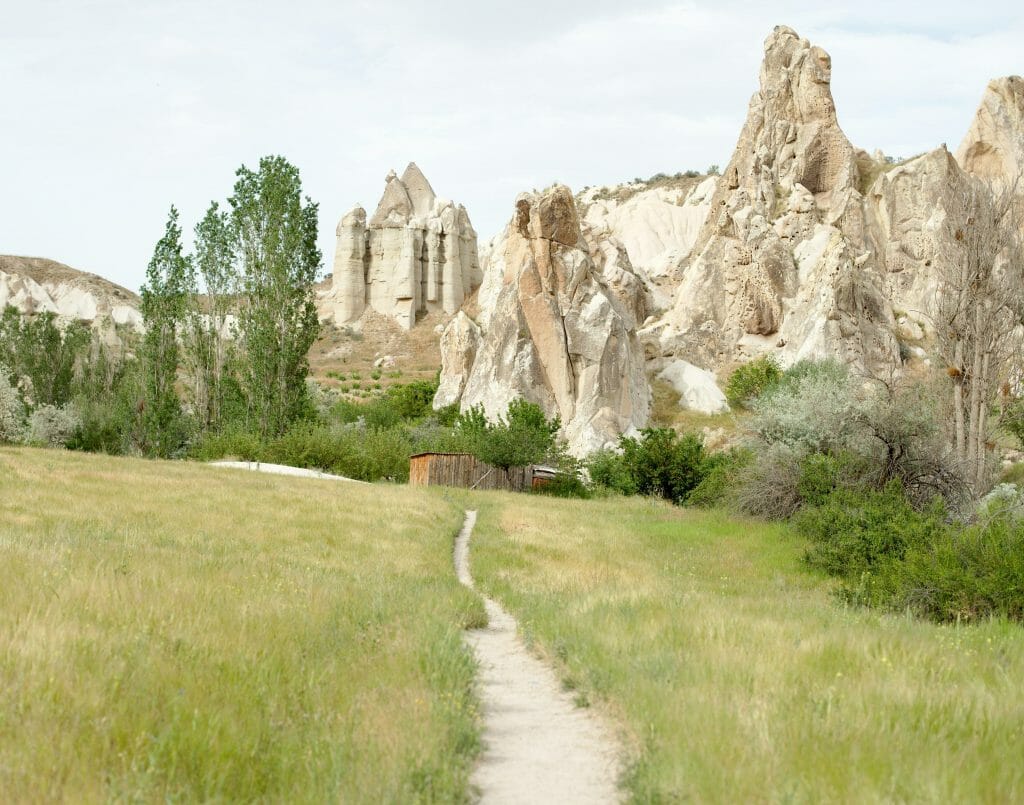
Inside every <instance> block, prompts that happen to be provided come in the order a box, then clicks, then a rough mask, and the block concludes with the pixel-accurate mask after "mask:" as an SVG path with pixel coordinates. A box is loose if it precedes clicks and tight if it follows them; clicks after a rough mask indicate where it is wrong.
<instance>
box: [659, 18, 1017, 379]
mask: <svg viewBox="0 0 1024 805" xmlns="http://www.w3.org/2000/svg"><path fill="white" fill-rule="evenodd" d="M831 69H832V65H831V59H830V57H829V56H828V54H827V53H826V52H825V51H824V50H822V49H821V48H819V47H816V46H814V45H811V44H810V43H809V42H808V41H807V40H805V39H801V38H800V37H799V36H798V35H797V34H796V33H795V32H794V31H793V30H792V29H789V28H785V27H778V28H776V29H775V30H774V31H773V32H772V34H771V35H770V36H769V37H768V39H767V40H766V42H765V57H764V62H763V64H762V67H761V75H760V89H759V90H758V92H757V93H755V95H754V96H753V98H752V99H751V102H750V107H749V110H748V114H747V120H746V122H745V124H744V126H743V129H742V131H741V133H740V137H739V140H738V142H737V145H736V149H735V151H734V153H733V156H732V159H731V160H730V162H729V165H728V167H727V168H726V170H725V172H724V174H723V176H722V178H721V179H720V180H719V182H718V186H717V188H716V189H715V192H714V197H713V199H712V203H711V209H710V211H709V214H708V217H707V218H706V220H705V221H704V224H703V226H702V228H701V231H700V234H699V235H698V237H697V239H696V242H695V243H694V245H693V248H692V251H691V254H690V256H689V257H687V258H684V259H683V260H682V261H681V262H680V265H679V273H680V274H681V275H682V281H681V283H680V285H679V287H678V288H677V290H676V292H675V301H674V304H673V306H672V309H671V310H670V311H669V312H668V313H666V314H665V315H664V316H663V317H661V318H660V319H659V320H658V321H656V322H652V323H650V324H649V325H648V326H647V327H646V328H645V329H644V331H643V332H642V336H643V337H644V340H645V344H646V345H647V348H648V353H649V354H650V355H653V356H655V357H656V358H662V359H670V358H683V359H686V360H689V361H693V362H694V363H696V364H698V365H700V366H702V367H704V368H707V369H713V370H717V369H721V368H723V367H727V366H729V365H731V364H734V363H736V362H738V361H743V360H748V359H750V358H752V357H756V356H757V355H761V354H765V353H772V354H775V355H776V356H777V357H778V358H779V359H780V362H781V363H782V364H783V365H787V364H790V363H792V362H794V361H796V360H799V359H801V358H823V357H836V358H839V359H841V360H844V361H846V362H847V363H849V364H851V365H852V366H854V367H855V368H856V369H857V370H861V371H868V372H871V371H877V370H881V369H884V368H886V367H889V368H892V367H899V366H900V365H901V362H902V359H901V357H900V344H901V342H902V343H903V344H904V346H906V344H907V342H917V341H921V340H922V339H923V338H925V337H926V336H927V333H928V330H929V323H928V310H929V309H930V307H931V305H932V300H933V298H934V295H935V293H936V291H937V283H938V277H939V275H940V271H939V269H940V268H941V261H942V260H943V259H945V255H947V254H948V253H949V252H950V251H951V250H950V248H949V241H948V238H950V237H951V236H952V233H953V232H954V231H955V229H956V222H955V221H952V220H950V216H953V215H956V214H958V213H957V210H958V205H957V204H956V200H957V196H958V195H962V194H963V193H964V192H966V190H967V187H968V185H969V183H970V181H971V178H970V174H971V173H974V174H975V175H978V176H981V177H983V178H986V179H991V178H993V177H995V176H997V175H998V176H1007V177H1008V178H1009V179H1012V177H1013V176H1014V175H1015V174H1014V171H1017V170H1019V165H1021V164H1024V160H1021V158H1020V155H1024V148H1022V147H1021V142H1022V141H1021V132H1022V131H1024V127H1022V126H1021V125H1020V119H1021V115H1020V106H1021V103H1022V100H1024V93H1022V92H1021V82H1020V79H1012V78H1011V79H1000V80H998V81H994V82H992V83H991V84H990V85H989V89H988V91H987V92H986V96H985V99H984V100H983V102H982V107H981V109H980V110H979V113H978V116H977V117H976V119H975V124H974V125H973V126H972V128H971V132H970V133H969V134H968V137H967V139H966V140H965V145H964V146H961V151H960V153H961V161H962V162H963V167H961V165H960V164H959V163H958V161H957V160H956V159H954V158H953V156H952V155H951V154H950V153H949V152H948V151H947V150H946V148H945V146H940V147H939V148H936V149H935V150H933V151H930V152H928V153H926V154H923V155H921V156H918V157H915V158H914V159H911V160H907V161H906V162H904V163H899V164H894V163H892V162H890V161H889V160H886V159H885V158H884V156H882V155H877V156H875V157H872V156H870V155H868V154H867V153H866V152H865V151H862V150H859V149H856V148H854V146H853V145H852V144H851V143H850V141H849V140H848V139H847V138H846V135H845V134H844V133H843V131H842V129H841V128H840V126H839V123H838V120H837V117H836V109H835V104H834V102H833V99H832V94H831V87H830V83H831ZM993 154H995V155H997V157H994V156H992V155H993ZM965 168H966V170H965Z"/></svg>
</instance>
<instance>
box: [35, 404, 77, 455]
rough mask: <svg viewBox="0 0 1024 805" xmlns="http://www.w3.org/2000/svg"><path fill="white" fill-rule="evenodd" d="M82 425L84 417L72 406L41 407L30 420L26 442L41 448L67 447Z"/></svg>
mask: <svg viewBox="0 0 1024 805" xmlns="http://www.w3.org/2000/svg"><path fill="white" fill-rule="evenodd" d="M81 425H82V417H81V416H80V415H79V413H78V411H76V410H75V408H74V407H73V406H71V405H63V406H61V407H59V408H58V407H57V406H56V405H41V406H39V407H38V408H37V409H36V410H35V411H33V412H32V415H31V416H30V417H29V418H28V434H27V436H26V438H25V441H26V442H28V443H29V444H34V445H38V446H39V447H66V446H67V444H68V442H70V441H71V437H72V436H74V435H75V432H76V431H77V430H78V429H79V428H80V427H81Z"/></svg>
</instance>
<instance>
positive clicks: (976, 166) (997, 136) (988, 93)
mask: <svg viewBox="0 0 1024 805" xmlns="http://www.w3.org/2000/svg"><path fill="white" fill-rule="evenodd" d="M956 160H957V162H959V163H960V166H961V167H963V169H964V170H966V171H967V172H968V173H971V174H974V175H975V176H980V177H982V178H984V179H989V180H992V179H997V180H999V181H1003V182H1009V183H1011V184H1012V183H1013V182H1024V78H1021V77H1020V76H1018V75H1011V76H1007V77H1005V78H996V79H993V80H992V81H990V82H989V84H988V87H986V89H985V94H984V95H983V96H982V99H981V105H980V106H979V107H978V111H977V113H976V114H975V115H974V120H973V121H972V123H971V127H970V129H969V130H968V132H967V135H966V136H965V137H964V139H963V142H961V143H960V147H959V148H958V149H957V152H956ZM1018 186H1019V185H1018ZM1021 193H1022V194H1024V187H1022V188H1021Z"/></svg>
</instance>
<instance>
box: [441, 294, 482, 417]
mask: <svg viewBox="0 0 1024 805" xmlns="http://www.w3.org/2000/svg"><path fill="white" fill-rule="evenodd" d="M479 348H480V328H479V327H478V326H477V325H476V323H475V322H474V321H473V320H472V319H471V318H470V317H469V316H467V315H466V314H465V313H464V312H463V311H461V310H460V311H459V312H458V313H457V314H455V318H454V319H452V321H451V323H449V325H448V326H447V327H446V328H445V330H444V333H443V334H442V335H441V363H442V365H443V366H444V367H445V369H444V371H443V372H442V373H441V382H440V384H439V385H438V387H437V394H436V396H435V397H434V407H435V408H443V407H444V406H446V405H452V404H454V403H457V402H458V401H459V400H460V399H461V398H462V393H463V392H464V391H465V390H466V382H467V381H468V380H469V375H470V372H471V371H472V369H473V362H474V361H475V360H476V354H477V350H479Z"/></svg>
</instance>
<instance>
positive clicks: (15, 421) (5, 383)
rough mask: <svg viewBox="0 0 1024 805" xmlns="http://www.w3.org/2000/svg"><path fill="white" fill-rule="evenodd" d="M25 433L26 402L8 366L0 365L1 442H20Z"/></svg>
mask: <svg viewBox="0 0 1024 805" xmlns="http://www.w3.org/2000/svg"><path fill="white" fill-rule="evenodd" d="M24 434H25V404H24V403H23V402H22V401H21V395H20V394H19V393H18V389H17V388H16V387H15V386H14V384H13V383H12V382H11V377H10V374H9V373H8V370H7V367H5V366H0V443H3V442H19V441H21V439H22V437H23V436H24Z"/></svg>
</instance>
